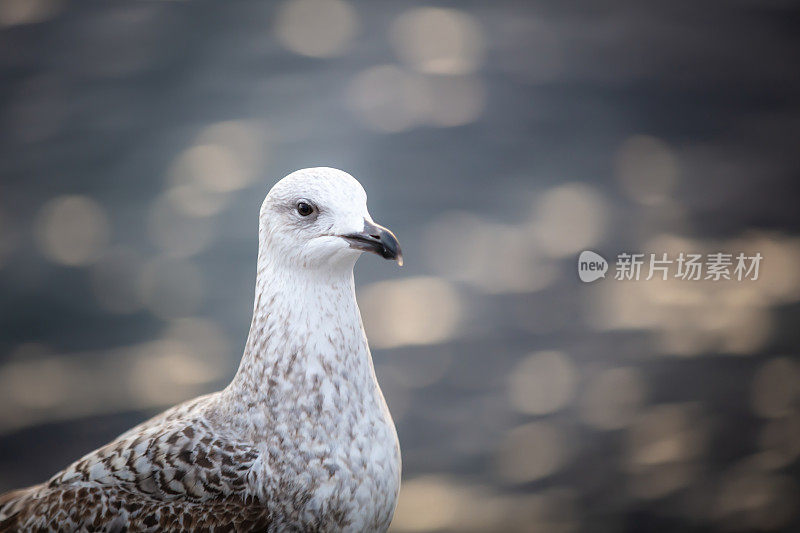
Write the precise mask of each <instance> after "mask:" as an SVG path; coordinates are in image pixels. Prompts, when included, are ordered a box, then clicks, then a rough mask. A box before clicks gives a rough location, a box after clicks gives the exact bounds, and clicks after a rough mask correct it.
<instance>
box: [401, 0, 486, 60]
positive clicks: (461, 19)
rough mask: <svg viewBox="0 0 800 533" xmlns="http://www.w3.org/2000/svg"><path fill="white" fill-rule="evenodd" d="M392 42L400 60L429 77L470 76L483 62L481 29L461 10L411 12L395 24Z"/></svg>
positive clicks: (420, 10)
mask: <svg viewBox="0 0 800 533" xmlns="http://www.w3.org/2000/svg"><path fill="white" fill-rule="evenodd" d="M391 38H392V44H393V45H394V48H395V50H396V51H397V54H398V56H399V57H400V58H401V59H402V60H403V61H404V62H405V63H407V64H408V65H410V66H411V67H413V68H415V69H416V70H418V71H419V72H424V73H426V74H470V73H472V72H475V71H476V70H477V68H478V67H479V66H480V64H481V62H482V60H483V55H484V37H483V32H482V30H481V27H480V25H479V24H478V22H477V21H476V20H475V19H474V18H473V17H472V15H469V14H468V13H465V12H463V11H460V10H457V9H442V8H434V7H420V8H414V9H411V10H409V11H407V12H405V13H403V14H402V15H400V17H398V18H397V20H395V22H394V24H393V25H392V29H391Z"/></svg>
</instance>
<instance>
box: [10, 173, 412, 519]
mask: <svg viewBox="0 0 800 533" xmlns="http://www.w3.org/2000/svg"><path fill="white" fill-rule="evenodd" d="M300 204H304V205H303V206H300ZM309 208H310V210H311V212H310V213H309V212H308V211H309ZM259 218H260V220H259V254H258V275H257V281H256V295H255V304H254V312H253V320H252V323H251V326H250V334H249V336H248V339H247V344H246V348H245V352H244V356H243V358H242V362H241V365H240V367H239V370H238V372H237V374H236V376H235V377H234V379H233V380H232V382H231V383H230V385H229V386H228V387H227V388H225V389H224V390H222V391H220V392H217V393H214V394H210V395H207V396H202V397H200V398H196V399H194V400H191V401H188V402H186V403H183V404H181V405H178V406H176V407H173V408H172V409H169V410H167V411H166V412H164V413H162V414H161V415H159V416H156V417H155V418H152V419H150V420H148V421H146V422H144V423H143V424H141V425H139V426H137V427H134V428H133V429H131V430H130V431H128V432H127V433H125V434H123V435H121V436H120V437H118V438H117V439H116V440H114V441H113V442H111V443H109V444H107V445H106V446H103V447H102V448H100V449H98V450H95V451H93V452H92V453H90V454H88V455H86V456H85V457H83V458H82V459H80V460H79V461H77V462H75V463H73V464H72V465H70V466H69V467H67V468H66V469H65V470H63V471H62V472H60V473H58V474H56V475H55V476H53V477H52V478H51V479H50V480H49V481H48V482H46V483H43V484H41V485H36V486H34V487H30V488H27V489H22V490H18V491H14V492H11V493H7V494H5V495H3V496H0V531H27V530H35V531H39V530H43V531H109V532H111V531H199V530H209V531H286V530H289V531H384V530H386V529H387V528H388V527H389V523H390V522H391V519H392V515H393V513H394V508H395V504H396V501H397V494H398V491H399V485H400V449H399V446H398V442H397V435H396V432H395V428H394V424H393V422H392V419H391V416H390V415H389V411H388V409H387V407H386V403H385V401H384V398H383V395H382V394H381V391H380V388H379V387H378V384H377V381H376V379H375V372H374V369H373V366H372V358H371V356H370V352H369V347H368V346H367V341H366V337H365V335H364V331H363V328H362V324H361V316H360V314H359V311H358V306H357V304H356V300H355V292H354V285H353V273H352V272H353V266H354V264H355V261H356V259H357V258H358V255H360V252H361V251H364V250H369V251H375V252H377V253H379V254H381V255H383V256H384V257H387V258H397V259H398V260H399V259H400V256H399V249H398V248H397V241H396V240H395V239H394V236H393V235H392V234H391V232H388V230H385V228H381V227H380V226H377V225H375V224H374V223H373V222H372V219H371V217H370V215H369V213H368V211H367V207H366V194H365V193H364V191H363V189H362V188H361V185H360V184H359V183H358V182H357V181H356V180H355V179H354V178H352V177H351V176H350V175H349V174H346V173H344V172H342V171H339V170H335V169H330V168H315V169H305V170H300V171H297V172H294V173H292V174H290V175H289V176H287V177H286V178H284V179H283V180H281V181H280V182H278V183H277V184H276V185H275V186H274V187H273V188H272V190H271V191H270V193H269V194H268V195H267V198H266V199H265V200H264V203H263V205H262V207H261V213H260V217H259Z"/></svg>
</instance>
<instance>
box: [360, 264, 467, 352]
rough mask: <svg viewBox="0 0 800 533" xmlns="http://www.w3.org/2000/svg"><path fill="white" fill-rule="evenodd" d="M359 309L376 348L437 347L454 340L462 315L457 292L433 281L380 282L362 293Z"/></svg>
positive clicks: (448, 286)
mask: <svg viewBox="0 0 800 533" xmlns="http://www.w3.org/2000/svg"><path fill="white" fill-rule="evenodd" d="M358 301H359V306H360V307H361V314H362V317H363V319H364V327H365V329H366V331H367V336H368V337H369V339H370V342H371V344H372V345H373V346H375V347H376V348H393V347H396V346H403V345H414V344H437V343H440V342H445V341H447V340H449V339H451V338H452V337H453V335H454V334H455V332H456V329H457V327H458V325H459V322H460V319H461V315H462V311H461V309H462V303H461V299H460V297H459V295H458V293H457V292H456V290H455V289H454V288H453V287H451V286H450V284H449V283H447V282H446V281H444V280H442V279H439V278H432V277H418V278H406V279H401V280H398V281H381V282H378V283H373V284H371V285H367V286H366V287H363V288H362V289H361V290H360V291H359V298H358Z"/></svg>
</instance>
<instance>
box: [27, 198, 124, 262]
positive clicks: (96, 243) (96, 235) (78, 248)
mask: <svg viewBox="0 0 800 533" xmlns="http://www.w3.org/2000/svg"><path fill="white" fill-rule="evenodd" d="M109 233H110V227H109V223H108V218H107V217H106V214H105V211H104V210H103V208H102V207H100V205H99V204H97V202H95V201H94V200H92V199H91V198H88V197H86V196H60V197H58V198H54V199H53V200H50V201H49V202H47V204H45V205H44V207H42V209H41V211H40V212H39V214H38V216H37V219H36V223H35V234H36V239H37V243H38V245H39V248H40V249H41V251H42V253H44V255H45V256H46V257H47V258H48V259H50V260H51V261H54V262H56V263H60V264H62V265H68V266H82V265H87V264H90V263H92V262H93V261H95V260H96V259H97V257H98V256H99V255H100V253H101V251H102V250H103V248H104V247H105V246H106V244H107V242H108V237H109Z"/></svg>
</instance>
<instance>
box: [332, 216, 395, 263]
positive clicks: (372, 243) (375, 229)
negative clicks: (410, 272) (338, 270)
mask: <svg viewBox="0 0 800 533" xmlns="http://www.w3.org/2000/svg"><path fill="white" fill-rule="evenodd" d="M342 238H343V239H344V240H346V241H347V242H349V243H350V248H355V249H356V250H363V251H365V252H372V253H374V254H378V255H379V256H381V257H383V258H384V259H394V260H396V261H397V264H398V265H400V266H403V252H402V251H400V243H398V242H397V237H395V236H394V233H392V232H391V231H389V230H388V229H387V228H384V227H383V226H380V225H378V224H375V223H374V222H371V221H369V220H366V219H365V220H364V231H362V232H361V233H351V234H349V235H342Z"/></svg>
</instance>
